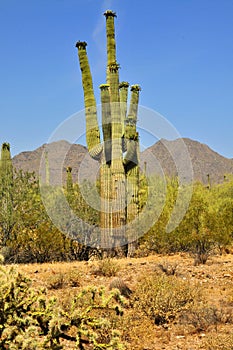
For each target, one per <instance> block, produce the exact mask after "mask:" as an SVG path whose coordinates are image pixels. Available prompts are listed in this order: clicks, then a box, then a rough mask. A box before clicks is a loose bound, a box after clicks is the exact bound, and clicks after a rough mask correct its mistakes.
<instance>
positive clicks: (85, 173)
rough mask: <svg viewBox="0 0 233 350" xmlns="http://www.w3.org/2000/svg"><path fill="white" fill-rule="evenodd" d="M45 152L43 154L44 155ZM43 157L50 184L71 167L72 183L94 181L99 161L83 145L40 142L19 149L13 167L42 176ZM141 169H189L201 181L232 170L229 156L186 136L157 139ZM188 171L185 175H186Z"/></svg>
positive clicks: (144, 156)
mask: <svg viewBox="0 0 233 350" xmlns="http://www.w3.org/2000/svg"><path fill="white" fill-rule="evenodd" d="M46 154H47V155H46ZM46 157H47V159H48V164H49V169H50V183H51V184H57V183H61V181H62V182H64V181H65V177H66V168H67V167H68V166H69V167H72V174H73V180H74V182H77V181H78V177H79V178H80V179H81V180H82V179H85V178H89V179H91V180H94V179H95V178H96V177H97V176H98V169H99V163H98V162H97V161H94V160H93V159H91V157H90V156H89V154H88V152H87V149H86V147H84V146H82V145H78V144H72V145H71V144H70V143H69V142H67V141H57V142H53V143H51V144H44V145H43V146H41V147H39V148H37V149H36V150H34V151H30V152H22V153H20V154H18V155H16V156H15V157H14V158H13V164H14V166H15V168H17V169H22V170H24V171H34V172H35V173H36V174H40V176H41V178H42V179H45V164H46ZM140 166H141V168H145V167H146V168H147V171H151V169H152V171H153V172H156V173H159V174H166V175H168V176H174V175H177V174H179V176H183V177H186V172H187V173H188V172H190V166H191V167H192V170H193V179H194V180H199V181H201V182H203V183H207V182H208V178H209V179H210V181H211V182H212V183H219V182H222V181H223V179H224V175H225V174H230V173H233V159H228V158H225V157H223V156H221V155H220V154H218V153H216V152H214V151H213V150H212V149H210V148H209V147H208V146H207V145H205V144H202V143H200V142H197V141H193V140H191V139H188V138H182V139H177V140H174V141H168V140H164V139H161V140H160V141H158V142H156V143H155V144H154V145H153V146H151V147H149V148H147V149H146V150H145V151H143V152H142V153H141V161H140ZM189 175H190V174H188V175H187V176H189Z"/></svg>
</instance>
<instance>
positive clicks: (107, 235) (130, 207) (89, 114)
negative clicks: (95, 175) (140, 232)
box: [76, 10, 140, 255]
mask: <svg viewBox="0 0 233 350" xmlns="http://www.w3.org/2000/svg"><path fill="white" fill-rule="evenodd" d="M104 16H105V18H106V34H107V69H106V83H105V84H102V85H100V90H101V105H102V136H103V143H101V140H100V134H101V133H100V129H99V126H98V121H97V109H96V101H95V96H94V90H93V83H92V76H91V71H90V67H89V63H88V58H87V52H86V46H87V43H86V42H81V41H79V42H77V44H76V47H77V48H78V56H79V63H80V68H81V73H82V85H83V91H84V102H85V116H86V141H87V147H88V151H89V154H90V155H91V157H93V158H94V159H98V160H99V161H100V163H101V166H100V195H101V214H100V215H101V220H100V222H101V224H100V225H101V238H100V239H101V246H102V248H109V247H115V248H116V247H118V251H120V252H122V251H123V250H122V249H121V248H120V247H123V246H124V247H125V246H127V247H128V250H127V251H128V255H132V254H133V250H134V247H135V243H136V240H137V232H135V231H136V229H137V225H135V222H136V221H137V218H138V210H139V203H138V187H139V165H138V163H139V137H138V132H137V130H136V123H137V113H138V101H139V92H140V87H139V85H133V86H131V100H130V105H129V111H128V114H127V102H128V88H129V83H127V82H121V83H120V82H119V64H118V63H117V61H116V41H115V27H114V20H115V17H116V14H115V13H114V12H113V11H111V10H107V11H106V12H105V13H104ZM132 222H134V225H133V226H132V225H131V224H132ZM132 227H133V229H132Z"/></svg>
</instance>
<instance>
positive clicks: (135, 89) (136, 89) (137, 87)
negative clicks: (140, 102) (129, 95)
mask: <svg viewBox="0 0 233 350" xmlns="http://www.w3.org/2000/svg"><path fill="white" fill-rule="evenodd" d="M130 90H131V91H141V87H140V85H137V84H135V85H131V88H130Z"/></svg>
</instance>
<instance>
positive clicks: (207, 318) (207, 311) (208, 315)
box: [179, 302, 223, 332]
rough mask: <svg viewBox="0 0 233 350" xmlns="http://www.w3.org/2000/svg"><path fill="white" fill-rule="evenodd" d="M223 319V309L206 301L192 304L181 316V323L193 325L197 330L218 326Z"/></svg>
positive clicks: (194, 329) (201, 330)
mask: <svg viewBox="0 0 233 350" xmlns="http://www.w3.org/2000/svg"><path fill="white" fill-rule="evenodd" d="M222 321H223V314H222V312H221V310H218V309H217V308H216V307H215V306H212V305H208V304H206V303H205V302H201V303H198V304H194V305H192V307H190V308H189V309H188V310H186V311H185V312H184V313H183V314H182V315H181V316H180V318H179V322H180V323H181V324H185V325H191V326H192V327H193V331H195V332H203V331H206V330H207V329H208V328H209V327H210V326H213V325H214V326H217V324H218V323H221V322H222Z"/></svg>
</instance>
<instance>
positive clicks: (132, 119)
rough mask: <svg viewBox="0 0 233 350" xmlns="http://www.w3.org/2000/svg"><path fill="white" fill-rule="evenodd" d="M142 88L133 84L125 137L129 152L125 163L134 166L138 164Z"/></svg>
mask: <svg viewBox="0 0 233 350" xmlns="http://www.w3.org/2000/svg"><path fill="white" fill-rule="evenodd" d="M140 90H141V88H140V86H139V85H132V86H131V100H130V107H129V114H128V117H127V118H126V126H125V139H126V143H127V152H126V155H125V158H124V165H126V166H130V167H132V166H134V164H138V151H137V148H138V132H137V130H136V123H137V114H138V102H139V92H140Z"/></svg>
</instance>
